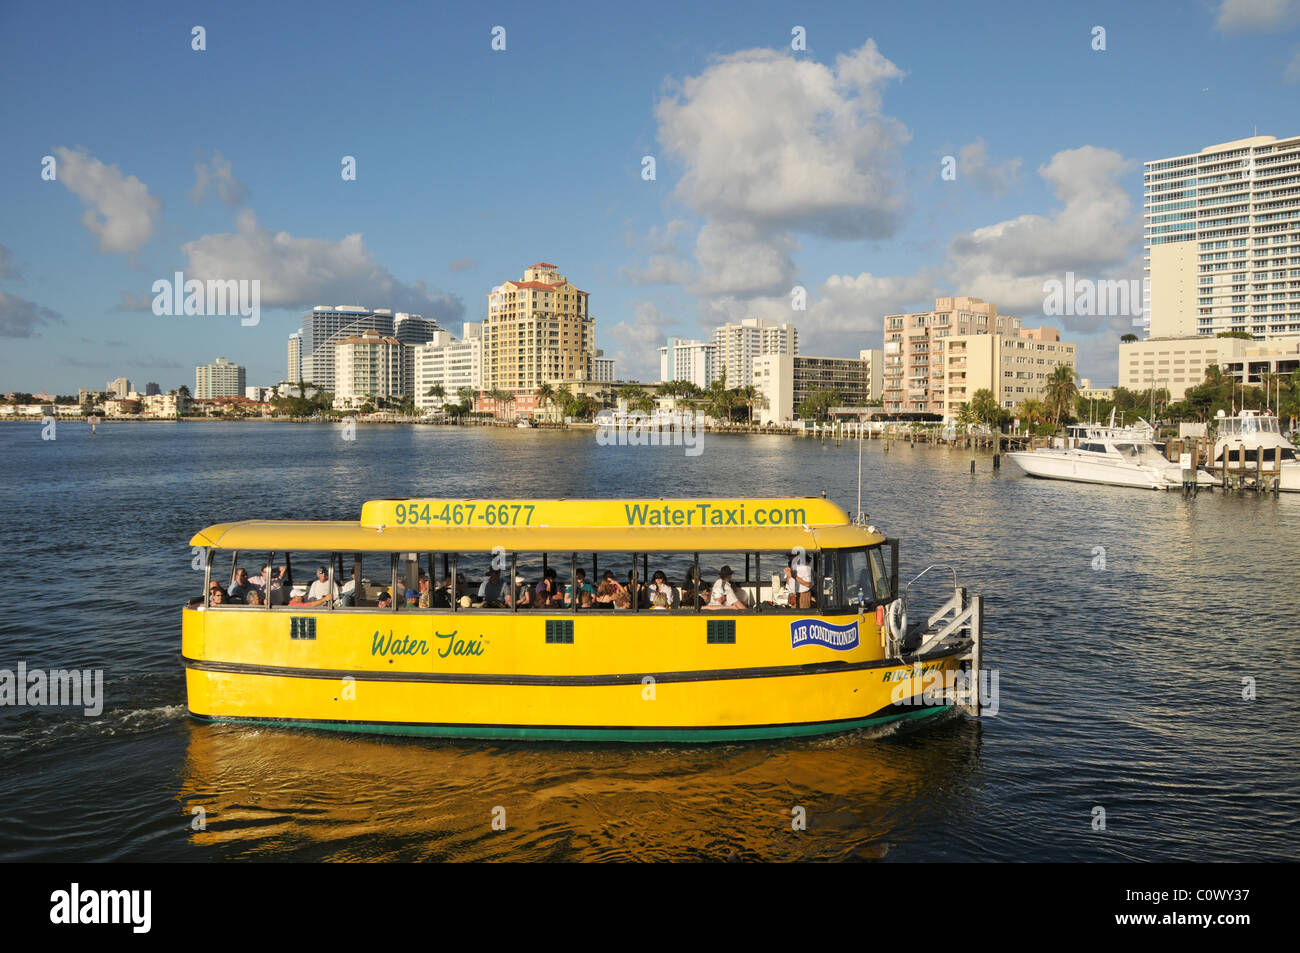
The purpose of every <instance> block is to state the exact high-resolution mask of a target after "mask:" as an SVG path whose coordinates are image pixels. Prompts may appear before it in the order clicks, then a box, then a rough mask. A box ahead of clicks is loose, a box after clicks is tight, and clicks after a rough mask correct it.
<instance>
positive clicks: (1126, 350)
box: [1119, 335, 1300, 400]
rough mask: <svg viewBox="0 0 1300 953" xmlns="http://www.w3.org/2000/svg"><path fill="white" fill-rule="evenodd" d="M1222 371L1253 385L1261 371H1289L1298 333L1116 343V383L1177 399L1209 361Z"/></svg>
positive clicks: (1298, 355)
mask: <svg viewBox="0 0 1300 953" xmlns="http://www.w3.org/2000/svg"><path fill="white" fill-rule="evenodd" d="M1212 364H1213V365H1218V368H1219V370H1220V371H1222V372H1223V374H1224V375H1225V376H1231V377H1235V378H1237V380H1239V381H1241V380H1244V381H1245V382H1246V383H1248V384H1252V385H1255V386H1259V385H1260V384H1262V383H1263V380H1264V376H1263V375H1265V374H1291V373H1292V372H1294V371H1295V370H1296V369H1297V368H1300V338H1290V339H1280V340H1275V341H1247V340H1245V339H1243V338H1220V337H1208V338H1207V337H1202V336H1200V335H1196V336H1188V337H1181V338H1150V339H1148V340H1146V341H1130V342H1124V343H1121V344H1120V346H1119V386H1120V387H1125V388H1127V389H1129V390H1135V391H1141V390H1150V389H1151V388H1159V389H1165V390H1168V391H1169V399H1170V400H1182V399H1183V397H1184V396H1186V394H1187V389H1188V388H1189V387H1195V386H1196V385H1197V384H1201V383H1204V381H1205V374H1206V372H1207V371H1208V370H1209V369H1210V365H1212Z"/></svg>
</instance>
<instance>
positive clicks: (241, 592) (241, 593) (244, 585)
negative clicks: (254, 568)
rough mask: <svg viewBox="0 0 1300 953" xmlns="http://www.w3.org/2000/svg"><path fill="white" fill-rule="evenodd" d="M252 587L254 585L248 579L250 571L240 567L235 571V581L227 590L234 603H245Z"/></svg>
mask: <svg viewBox="0 0 1300 953" xmlns="http://www.w3.org/2000/svg"><path fill="white" fill-rule="evenodd" d="M252 589H253V585H252V584H251V583H250V582H249V581H248V571H247V570H246V569H243V568H240V569H237V570H236V571H235V581H234V582H232V583H231V584H230V588H229V589H228V590H226V595H228V596H229V597H230V602H231V604H232V605H243V604H244V602H245V601H246V600H247V598H248V593H249V592H250V591H251V590H252Z"/></svg>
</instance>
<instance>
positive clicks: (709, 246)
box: [690, 222, 799, 295]
mask: <svg viewBox="0 0 1300 953" xmlns="http://www.w3.org/2000/svg"><path fill="white" fill-rule="evenodd" d="M798 248H799V243H798V242H797V241H795V239H794V236H792V235H790V234H789V233H788V232H780V231H777V232H769V231H765V230H764V229H762V228H760V227H759V226H758V225H755V224H753V223H750V222H731V223H726V224H717V223H711V224H709V225H705V226H704V227H703V228H701V229H700V233H699V235H697V236H696V239H695V258H696V261H698V262H699V266H700V268H699V274H698V275H697V276H696V280H695V283H694V285H692V287H691V288H690V290H691V291H692V292H694V293H695V294H700V295H715V294H759V295H762V294H780V293H782V292H787V293H788V292H789V290H790V288H791V286H792V285H793V284H794V277H795V273H796V269H795V264H794V252H795V251H797V250H798Z"/></svg>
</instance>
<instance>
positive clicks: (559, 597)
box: [533, 567, 564, 609]
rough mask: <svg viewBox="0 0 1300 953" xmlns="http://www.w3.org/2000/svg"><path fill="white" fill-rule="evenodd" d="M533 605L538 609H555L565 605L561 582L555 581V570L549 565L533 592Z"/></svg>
mask: <svg viewBox="0 0 1300 953" xmlns="http://www.w3.org/2000/svg"><path fill="white" fill-rule="evenodd" d="M533 605H534V607H535V608H538V609H553V608H556V607H557V606H562V605H564V594H563V593H562V592H560V586H559V583H557V582H556V581H555V570H554V569H553V568H551V567H547V569H546V572H544V573H543V574H542V581H541V582H539V583H538V584H537V589H536V590H534V592H533Z"/></svg>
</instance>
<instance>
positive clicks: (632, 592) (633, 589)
mask: <svg viewBox="0 0 1300 953" xmlns="http://www.w3.org/2000/svg"><path fill="white" fill-rule="evenodd" d="M635 577H636V570H635V569H629V570H628V573H627V585H626V586H624V587H623V588H624V589H625V590H626V592H627V596H628V600H627V601H628V605H631V604H632V602H633V600H635V601H636V604H637V608H639V609H647V608H649V607H650V596H649V594H648V593H647V592H646V585H645V580H644V579H637V578H635Z"/></svg>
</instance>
